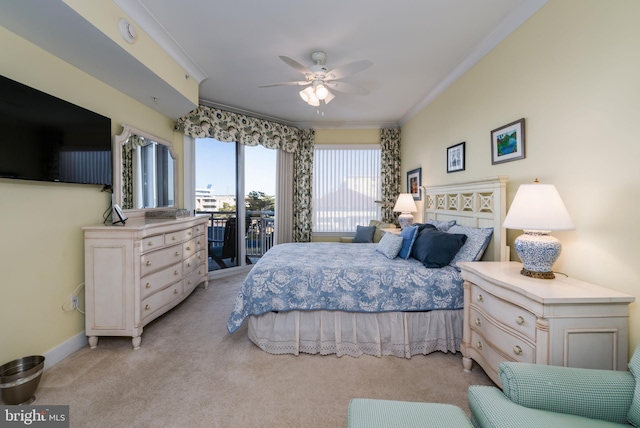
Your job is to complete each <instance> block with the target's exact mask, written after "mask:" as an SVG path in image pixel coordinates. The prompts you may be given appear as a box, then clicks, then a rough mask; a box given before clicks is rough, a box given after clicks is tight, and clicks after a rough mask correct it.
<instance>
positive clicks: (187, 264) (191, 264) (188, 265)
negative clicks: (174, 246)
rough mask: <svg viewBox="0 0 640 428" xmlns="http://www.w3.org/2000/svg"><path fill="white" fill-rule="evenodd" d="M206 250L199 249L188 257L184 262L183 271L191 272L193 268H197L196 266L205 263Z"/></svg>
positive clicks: (185, 272)
mask: <svg viewBox="0 0 640 428" xmlns="http://www.w3.org/2000/svg"><path fill="white" fill-rule="evenodd" d="M204 257H205V252H204V250H203V251H198V252H197V253H195V254H194V255H192V256H190V257H187V258H186V259H185V260H184V262H183V263H182V271H183V272H184V274H185V275H186V274H188V273H189V272H191V271H192V270H194V269H195V268H196V266H198V265H200V264H202V263H204V261H205V258H204Z"/></svg>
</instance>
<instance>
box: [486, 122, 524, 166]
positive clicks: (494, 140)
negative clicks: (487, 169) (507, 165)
mask: <svg viewBox="0 0 640 428" xmlns="http://www.w3.org/2000/svg"><path fill="white" fill-rule="evenodd" d="M518 159H524V118H523V119H520V120H516V121H515V122H511V123H508V124H506V125H504V126H501V127H500V128H496V129H494V130H493V131H491V164H493V165H495V164H497V163H502V162H510V161H514V160H518Z"/></svg>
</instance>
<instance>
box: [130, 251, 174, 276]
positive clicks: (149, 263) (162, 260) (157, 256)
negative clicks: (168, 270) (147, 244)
mask: <svg viewBox="0 0 640 428" xmlns="http://www.w3.org/2000/svg"><path fill="white" fill-rule="evenodd" d="M181 260H182V245H174V246H172V247H169V248H165V249H163V250H158V251H153V252H150V253H146V254H143V255H142V256H140V261H141V265H140V273H141V275H142V276H145V275H147V274H149V273H151V272H154V271H156V270H158V269H162V268H164V267H166V266H170V265H172V264H174V263H176V262H177V261H181Z"/></svg>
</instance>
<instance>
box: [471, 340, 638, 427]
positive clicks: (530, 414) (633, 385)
mask: <svg viewBox="0 0 640 428" xmlns="http://www.w3.org/2000/svg"><path fill="white" fill-rule="evenodd" d="M629 369H630V370H631V372H626V371H625V372H623V371H615V370H593V369H578V368H570V367H558V366H546V365H536V364H525V363H511V362H508V363H506V362H505V363H501V364H500V370H499V376H500V382H501V383H502V388H503V390H502V391H500V390H499V389H498V388H495V387H491V386H480V385H477V386H471V387H469V391H468V403H469V409H470V410H471V420H472V423H473V425H474V426H476V427H520V428H528V427H536V428H538V427H563V428H565V427H579V428H589V427H599V428H603V427H619V426H629V424H633V425H635V426H640V346H639V347H638V348H636V351H635V353H634V356H633V358H632V359H631V362H630V363H629Z"/></svg>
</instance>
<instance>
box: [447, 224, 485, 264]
mask: <svg viewBox="0 0 640 428" xmlns="http://www.w3.org/2000/svg"><path fill="white" fill-rule="evenodd" d="M447 233H455V234H459V233H463V234H465V235H466V236H467V242H465V244H464V246H463V247H462V248H461V249H460V251H458V254H456V256H455V257H454V258H453V260H451V263H449V264H450V265H451V266H453V267H454V268H458V262H475V261H478V260H480V259H481V258H482V255H483V254H484V251H485V250H486V249H487V247H488V246H489V241H491V235H493V227H485V228H479V227H468V226H460V225H459V224H456V225H454V226H451V228H450V229H449V230H448V231H447Z"/></svg>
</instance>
